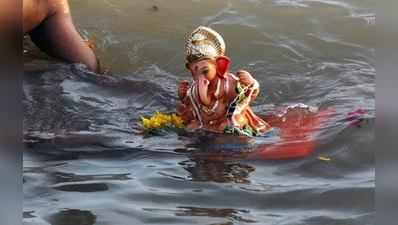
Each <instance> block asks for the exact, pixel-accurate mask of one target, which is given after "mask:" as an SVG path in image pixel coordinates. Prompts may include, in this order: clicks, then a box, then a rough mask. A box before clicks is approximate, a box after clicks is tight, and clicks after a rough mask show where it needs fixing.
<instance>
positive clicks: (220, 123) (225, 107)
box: [177, 26, 272, 136]
mask: <svg viewBox="0 0 398 225" xmlns="http://www.w3.org/2000/svg"><path fill="white" fill-rule="evenodd" d="M185 53H186V68H187V69H188V70H189V71H190V73H191V75H192V79H193V81H192V83H191V84H190V83H189V81H187V80H183V81H181V82H180V83H179V86H178V96H179V99H180V101H181V102H180V103H179V104H178V106H177V114H178V115H179V116H180V117H181V118H182V119H183V121H184V123H185V124H186V126H187V129H188V130H196V129H203V130H207V131H211V132H216V133H230V134H238V135H246V136H259V135H262V134H265V133H267V132H268V131H270V130H271V129H272V128H271V126H270V125H268V124H267V122H265V121H264V120H262V119H261V118H260V117H258V116H257V115H256V114H254V112H253V110H252V109H251V107H250V103H251V102H253V101H254V100H255V99H256V97H257V96H258V94H259V83H258V82H257V80H255V79H254V78H253V77H252V76H251V75H250V73H249V72H247V71H244V70H240V71H238V72H237V73H236V75H234V74H232V73H230V72H229V70H228V68H229V65H230V59H229V58H228V57H227V56H225V42H224V40H223V38H222V37H221V35H220V34H218V33H217V32H216V31H214V30H213V29H211V28H208V27H204V26H200V27H198V28H197V29H195V30H194V31H193V32H192V33H191V34H190V36H189V37H188V40H187V42H186V46H185Z"/></svg>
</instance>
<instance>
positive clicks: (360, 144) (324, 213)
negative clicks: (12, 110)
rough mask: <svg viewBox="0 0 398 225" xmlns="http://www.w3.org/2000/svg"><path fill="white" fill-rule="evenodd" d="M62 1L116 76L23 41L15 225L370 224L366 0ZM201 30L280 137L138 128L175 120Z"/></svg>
mask: <svg viewBox="0 0 398 225" xmlns="http://www.w3.org/2000/svg"><path fill="white" fill-rule="evenodd" d="M70 3H71V7H72V13H73V16H74V19H75V22H76V23H77V25H78V27H79V29H80V31H81V33H82V34H83V35H85V36H87V37H89V38H92V39H94V40H95V41H96V42H97V46H98V49H97V53H98V55H99V57H100V58H101V60H102V61H103V63H104V64H105V65H106V66H108V67H110V68H111V71H112V73H113V76H106V77H104V76H99V75H97V74H93V73H90V72H87V71H86V70H85V69H84V67H82V66H81V65H66V64H63V63H59V62H56V61H54V60H53V59H49V58H48V57H46V56H44V55H43V54H41V53H40V52H39V51H38V50H37V49H36V48H34V47H33V46H31V45H30V42H29V41H27V40H25V42H24V48H25V50H26V51H25V52H24V62H25V76H24V93H23V95H24V109H25V112H26V113H25V119H24V133H25V135H24V141H25V143H26V149H25V151H24V176H23V184H24V185H23V188H24V213H23V218H24V223H25V224H32V225H33V224H34V225H37V224H39V225H42V224H46V225H47V224H57V225H58V224H74V225H85V224H112V225H125V224H137V225H138V224H182V225H188V224H220V225H221V224H223V225H224V224H225V225H226V224H228V225H230V224H252V223H253V224H278V225H308V224H311V225H325V224H333V225H337V224H341V225H345V224H361V225H363V224H375V223H374V199H373V194H374V172H375V168H374V161H375V160H374V151H375V150H374V149H373V148H372V147H371V145H370V143H371V142H372V141H373V140H374V135H373V128H374V120H375V107H374V102H375V82H374V81H375V74H376V72H375V67H374V58H375V57H374V46H375V39H374V35H375V32H374V28H375V26H374V25H375V24H374V18H375V16H374V15H375V13H374V1H370V0H344V1H343V0H291V1H283V0H273V1H257V0H229V1H209V0H198V1H197V0H192V1H177V0H170V1H156V0H154V1H143V0H139V1H130V0H87V1H81V0H70ZM199 24H204V25H210V26H212V27H213V28H215V29H216V30H217V31H219V32H220V33H222V34H223V36H224V38H225V40H226V42H227V54H228V56H230V57H231V58H232V62H233V64H232V68H231V69H232V70H233V71H236V70H237V69H238V68H239V69H240V68H242V69H247V70H249V71H250V72H251V73H252V74H253V75H254V76H255V77H256V78H257V79H258V81H259V83H260V85H261V95H260V96H259V97H258V98H257V99H256V102H255V104H254V106H253V109H254V111H255V112H256V113H258V114H259V115H264V116H265V117H266V118H267V119H269V120H270V121H272V122H273V125H274V126H275V127H277V128H278V129H276V130H277V131H276V132H275V133H273V134H272V135H269V136H267V137H261V138H255V139H248V138H246V137H234V136H224V135H214V134H188V133H179V134H176V133H172V132H170V133H165V134H162V135H159V136H156V135H155V136H154V135H143V134H142V132H141V130H140V128H139V126H138V125H137V121H138V120H139V118H140V116H143V115H144V116H146V115H149V114H152V113H153V112H155V111H162V112H173V111H175V105H176V101H177V98H176V93H175V90H176V84H177V81H178V80H180V79H189V77H188V74H187V72H186V71H185V68H184V62H183V58H184V57H183V45H184V38H185V35H186V34H187V33H189V32H190V31H191V30H192V29H194V28H195V27H196V26H198V25H199ZM297 103H304V104H302V105H300V104H299V105H297ZM292 105H296V107H291V108H290V109H287V108H286V106H292ZM297 106H298V107H297ZM306 106H311V107H313V108H306ZM315 109H316V110H315ZM313 111H316V112H315V113H314V112H313ZM303 156H305V157H303ZM292 157H299V158H296V159H292ZM281 158H286V159H284V160H280V159H281ZM320 158H321V159H322V158H323V159H325V158H327V159H329V160H320ZM277 159H279V160H277Z"/></svg>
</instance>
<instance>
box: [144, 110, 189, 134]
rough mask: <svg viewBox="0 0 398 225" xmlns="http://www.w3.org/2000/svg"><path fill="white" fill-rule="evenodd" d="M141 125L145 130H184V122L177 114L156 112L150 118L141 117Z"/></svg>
mask: <svg viewBox="0 0 398 225" xmlns="http://www.w3.org/2000/svg"><path fill="white" fill-rule="evenodd" d="M141 125H142V127H143V128H144V129H145V130H154V129H161V128H166V127H175V128H184V121H183V120H182V119H181V117H179V116H177V115H176V114H171V115H167V114H164V113H161V112H155V113H154V114H153V116H151V117H150V118H145V117H141Z"/></svg>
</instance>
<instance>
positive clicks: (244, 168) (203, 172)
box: [179, 158, 255, 183]
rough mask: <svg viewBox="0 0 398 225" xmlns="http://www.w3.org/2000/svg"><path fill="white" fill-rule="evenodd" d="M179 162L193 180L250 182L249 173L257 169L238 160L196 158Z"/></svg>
mask: <svg viewBox="0 0 398 225" xmlns="http://www.w3.org/2000/svg"><path fill="white" fill-rule="evenodd" d="M179 164H180V165H181V166H183V168H184V169H186V170H187V171H188V172H189V173H190V178H191V180H192V181H211V182H219V183H250V180H249V179H248V178H249V174H250V173H251V172H253V171H254V170H255V168H254V167H253V166H250V165H245V164H241V163H237V162H224V161H214V160H206V159H194V158H191V160H188V161H183V162H180V163H179Z"/></svg>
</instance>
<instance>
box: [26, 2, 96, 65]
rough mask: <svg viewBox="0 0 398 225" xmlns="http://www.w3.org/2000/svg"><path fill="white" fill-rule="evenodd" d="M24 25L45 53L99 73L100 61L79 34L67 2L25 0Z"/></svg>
mask: <svg viewBox="0 0 398 225" xmlns="http://www.w3.org/2000/svg"><path fill="white" fill-rule="evenodd" d="M22 24H23V32H24V34H28V35H30V37H31V39H32V41H33V42H34V43H35V44H36V45H37V46H38V47H39V48H40V49H41V50H42V51H44V52H46V53H47V54H49V55H51V56H54V57H56V58H59V59H61V60H64V61H66V62H71V63H83V64H85V65H86V66H87V67H88V69H89V70H92V71H95V72H98V70H99V68H98V67H99V65H98V61H97V58H96V56H95V54H94V52H93V51H92V49H91V48H90V47H88V45H87V44H86V43H85V41H84V40H83V39H82V37H81V36H80V35H79V33H78V32H77V30H76V28H75V26H74V24H73V21H72V17H71V14H70V8H69V4H68V1H67V0H23V19H22Z"/></svg>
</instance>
